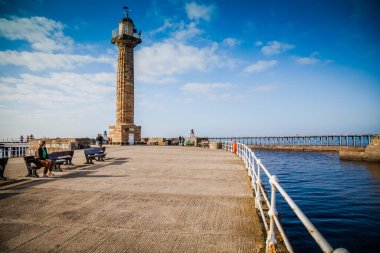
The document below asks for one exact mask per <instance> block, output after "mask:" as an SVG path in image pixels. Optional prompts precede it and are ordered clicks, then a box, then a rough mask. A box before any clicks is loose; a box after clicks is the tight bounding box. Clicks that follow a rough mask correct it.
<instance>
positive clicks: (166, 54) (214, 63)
mask: <svg viewBox="0 0 380 253" xmlns="http://www.w3.org/2000/svg"><path fill="white" fill-rule="evenodd" d="M224 65H225V62H223V61H222V60H221V59H220V56H218V55H217V54H216V52H215V48H213V47H204V48H198V47H195V46H191V45H187V44H185V43H182V42H176V43H175V42H173V41H164V42H160V43H155V44H153V45H152V46H150V47H143V48H142V49H140V50H139V51H137V52H136V62H135V68H136V73H137V74H136V77H137V78H138V79H139V80H140V81H143V82H148V83H165V82H173V81H175V75H178V74H181V73H184V72H188V71H192V70H196V71H201V72H205V71H209V70H211V69H212V68H214V67H221V66H224Z"/></svg>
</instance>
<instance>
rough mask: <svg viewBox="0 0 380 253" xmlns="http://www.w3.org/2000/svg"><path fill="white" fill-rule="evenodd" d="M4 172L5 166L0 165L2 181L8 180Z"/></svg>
mask: <svg viewBox="0 0 380 253" xmlns="http://www.w3.org/2000/svg"><path fill="white" fill-rule="evenodd" d="M4 171H5V166H3V165H0V179H1V180H7V178H6V177H4Z"/></svg>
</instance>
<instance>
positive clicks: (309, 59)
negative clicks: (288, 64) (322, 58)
mask: <svg viewBox="0 0 380 253" xmlns="http://www.w3.org/2000/svg"><path fill="white" fill-rule="evenodd" d="M296 61H297V62H298V63H299V64H302V65H307V64H314V63H317V62H319V60H318V59H317V58H314V57H300V58H297V60H296Z"/></svg>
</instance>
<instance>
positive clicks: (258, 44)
mask: <svg viewBox="0 0 380 253" xmlns="http://www.w3.org/2000/svg"><path fill="white" fill-rule="evenodd" d="M263 44H264V43H263V42H262V41H260V40H259V41H256V43H255V46H256V47H260V46H262V45H263Z"/></svg>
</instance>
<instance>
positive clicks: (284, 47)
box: [261, 40, 295, 56]
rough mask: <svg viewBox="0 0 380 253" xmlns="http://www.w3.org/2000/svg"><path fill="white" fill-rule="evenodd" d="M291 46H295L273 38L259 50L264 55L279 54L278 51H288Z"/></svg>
mask: <svg viewBox="0 0 380 253" xmlns="http://www.w3.org/2000/svg"><path fill="white" fill-rule="evenodd" d="M293 48H295V45H292V44H288V43H282V42H279V41H276V40H275V41H270V42H268V43H267V45H266V46H263V47H262V48H261V52H262V53H263V54H264V55H268V56H270V55H275V54H280V53H283V52H286V51H289V50H291V49H293Z"/></svg>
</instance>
